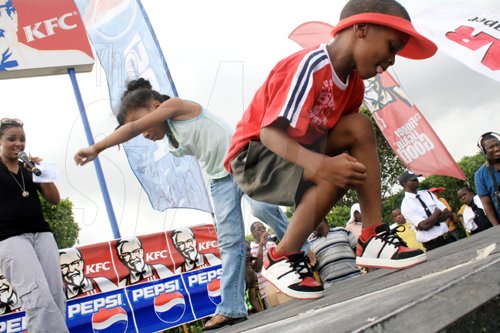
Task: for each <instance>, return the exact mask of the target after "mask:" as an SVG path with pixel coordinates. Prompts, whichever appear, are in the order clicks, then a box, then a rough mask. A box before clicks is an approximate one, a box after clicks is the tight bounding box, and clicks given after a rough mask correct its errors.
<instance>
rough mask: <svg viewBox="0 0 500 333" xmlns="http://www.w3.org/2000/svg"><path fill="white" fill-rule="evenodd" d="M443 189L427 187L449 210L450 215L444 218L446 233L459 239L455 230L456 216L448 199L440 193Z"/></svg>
mask: <svg viewBox="0 0 500 333" xmlns="http://www.w3.org/2000/svg"><path fill="white" fill-rule="evenodd" d="M444 190H446V189H445V188H444V187H431V188H430V189H429V192H431V193H432V194H434V195H435V196H436V198H438V200H439V201H441V202H442V203H443V204H444V205H445V206H446V208H448V210H449V211H450V212H451V216H450V217H449V218H447V219H446V224H447V225H448V235H449V236H450V237H452V238H453V239H455V240H459V239H460V237H459V236H458V230H457V225H458V216H457V214H455V213H454V212H453V210H452V209H451V206H450V204H449V203H448V200H446V199H445V198H444V197H442V196H441V195H440V194H441V193H442V192H444Z"/></svg>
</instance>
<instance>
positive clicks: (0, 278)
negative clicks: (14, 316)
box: [0, 272, 21, 316]
mask: <svg viewBox="0 0 500 333" xmlns="http://www.w3.org/2000/svg"><path fill="white" fill-rule="evenodd" d="M17 311H21V300H20V299H19V298H18V297H17V294H16V292H15V291H14V289H12V286H11V285H10V283H9V281H7V278H6V277H5V276H4V275H2V273H1V272H0V316H1V315H5V314H8V313H11V312H17Z"/></svg>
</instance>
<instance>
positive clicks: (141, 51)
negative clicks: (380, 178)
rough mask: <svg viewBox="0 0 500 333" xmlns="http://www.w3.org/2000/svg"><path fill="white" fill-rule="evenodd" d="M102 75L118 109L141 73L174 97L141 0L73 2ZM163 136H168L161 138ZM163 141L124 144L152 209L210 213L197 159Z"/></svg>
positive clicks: (171, 85)
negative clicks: (129, 83) (128, 85)
mask: <svg viewBox="0 0 500 333" xmlns="http://www.w3.org/2000/svg"><path fill="white" fill-rule="evenodd" d="M75 3H76V5H77V7H78V10H79V11H80V14H81V16H82V18H83V21H84V23H85V27H86V30H87V33H88V35H89V37H90V40H91V42H92V44H93V46H94V49H95V51H96V53H97V56H98V58H99V61H100V63H101V66H102V68H103V69H104V72H105V75H106V81H107V84H108V89H109V96H110V103H111V108H112V110H113V113H115V114H116V113H117V111H118V107H119V103H120V99H121V96H122V94H123V92H124V91H125V87H126V83H127V81H129V80H133V79H136V78H139V77H143V78H146V79H148V80H149V81H150V82H151V84H152V86H153V88H154V89H156V90H158V91H160V92H162V93H163V94H166V95H169V96H177V90H176V88H175V85H174V82H173V80H172V77H171V76H170V72H169V69H168V66H167V63H166V61H165V59H164V57H163V54H162V51H161V49H160V46H159V44H158V41H157V40H156V36H155V34H154V31H153V28H152V27H151V24H150V22H149V19H148V17H147V15H146V12H145V11H144V8H143V7H142V4H141V2H140V1H139V0H127V1H89V0H75ZM164 140H167V139H164ZM167 144H168V143H167V142H166V141H157V142H152V141H150V140H147V139H145V138H144V137H143V136H142V135H140V136H137V137H136V138H134V139H132V140H130V141H129V142H127V143H126V144H124V147H125V153H126V154H127V158H128V161H129V164H130V167H131V169H132V171H133V172H134V174H135V176H136V177H137V179H138V180H139V182H140V183H141V185H142V187H143V189H144V191H145V192H146V193H147V195H148V197H149V201H150V202H151V205H152V207H153V208H154V209H156V210H160V211H164V210H165V209H167V208H193V209H199V210H202V211H206V212H210V213H211V212H212V206H211V204H210V200H209V198H208V194H207V190H206V187H205V183H204V181H203V177H202V174H201V170H200V166H199V164H198V161H197V160H196V159H195V158H194V157H191V156H188V157H181V158H179V157H176V156H173V155H172V154H170V153H169V152H168V149H167Z"/></svg>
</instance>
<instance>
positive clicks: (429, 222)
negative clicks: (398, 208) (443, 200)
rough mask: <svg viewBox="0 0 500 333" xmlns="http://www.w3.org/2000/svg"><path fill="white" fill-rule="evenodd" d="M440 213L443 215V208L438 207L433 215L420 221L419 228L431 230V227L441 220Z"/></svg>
mask: <svg viewBox="0 0 500 333" xmlns="http://www.w3.org/2000/svg"><path fill="white" fill-rule="evenodd" d="M440 215H441V210H439V209H438V208H436V209H435V210H434V212H433V213H432V215H431V216H429V217H428V218H426V219H425V220H422V221H420V222H419V223H418V225H417V230H429V229H430V228H432V227H433V226H435V225H436V223H437V222H438V221H440V219H439V217H440Z"/></svg>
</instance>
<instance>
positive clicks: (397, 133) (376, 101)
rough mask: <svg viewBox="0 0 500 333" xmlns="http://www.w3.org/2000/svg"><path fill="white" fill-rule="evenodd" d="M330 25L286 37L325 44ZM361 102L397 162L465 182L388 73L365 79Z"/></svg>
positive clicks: (308, 26) (301, 42) (426, 173)
mask: <svg viewBox="0 0 500 333" xmlns="http://www.w3.org/2000/svg"><path fill="white" fill-rule="evenodd" d="M332 29H333V26H332V25H330V24H327V23H324V22H306V23H303V24H301V25H300V26H298V27H297V28H296V29H295V30H294V31H292V33H291V34H290V35H289V36H288V38H290V39H291V40H293V41H295V42H296V43H298V44H299V45H300V46H302V47H303V48H306V47H310V46H314V45H317V44H320V43H325V42H328V41H329V40H330V39H331V38H332V37H331V35H330V31H331V30H332ZM364 103H365V105H366V107H367V108H368V110H369V111H370V112H371V113H372V115H373V117H374V119H375V120H376V122H377V125H378V126H379V128H380V130H381V131H382V134H383V135H384V137H385V138H386V140H387V142H388V143H389V145H390V146H391V148H392V149H393V150H394V152H395V153H396V155H397V156H398V157H399V159H400V160H401V161H402V162H403V163H404V164H405V165H406V166H407V167H408V169H410V170H412V171H414V172H415V173H419V174H422V175H424V176H431V175H443V176H450V177H455V178H458V179H465V175H464V173H463V172H462V170H460V168H459V167H458V165H457V163H456V162H455V161H454V160H453V158H452V157H451V155H450V153H449V152H448V150H447V149H446V147H445V146H444V145H443V143H442V142H441V140H440V139H439V137H438V136H437V135H436V133H435V132H434V130H433V129H432V127H431V126H430V125H429V123H428V122H427V120H426V119H425V118H424V116H423V115H422V114H421V113H420V111H419V110H418V109H417V107H416V106H415V105H413V103H411V102H410V100H409V99H408V97H406V94H405V93H404V92H403V90H402V89H401V87H400V86H399V83H398V82H397V81H396V80H395V79H394V78H393V77H392V76H391V75H390V74H389V73H388V72H384V73H383V74H382V75H377V76H376V77H374V78H371V79H369V80H365V98H364Z"/></svg>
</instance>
